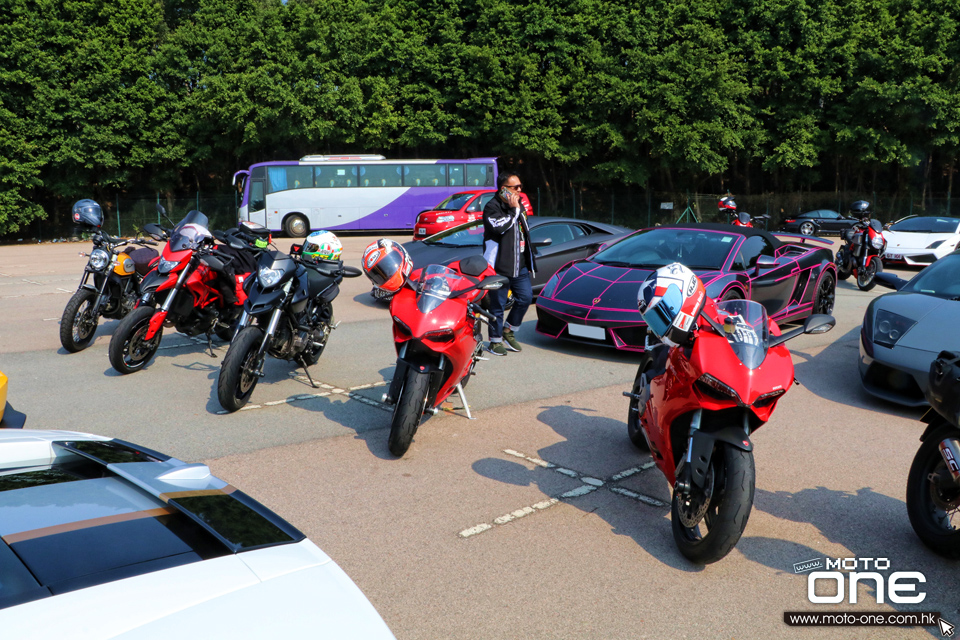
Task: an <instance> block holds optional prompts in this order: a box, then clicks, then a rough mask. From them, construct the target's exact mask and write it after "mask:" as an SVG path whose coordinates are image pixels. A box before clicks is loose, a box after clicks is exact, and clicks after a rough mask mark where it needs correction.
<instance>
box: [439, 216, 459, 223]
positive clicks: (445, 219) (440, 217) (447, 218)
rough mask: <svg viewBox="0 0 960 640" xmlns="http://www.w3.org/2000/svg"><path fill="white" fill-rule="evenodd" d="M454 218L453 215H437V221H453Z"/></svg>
mask: <svg viewBox="0 0 960 640" xmlns="http://www.w3.org/2000/svg"><path fill="white" fill-rule="evenodd" d="M454 219H455V218H454V217H453V216H438V217H437V222H453V221H454Z"/></svg>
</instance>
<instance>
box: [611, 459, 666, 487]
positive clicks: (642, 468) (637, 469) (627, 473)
mask: <svg viewBox="0 0 960 640" xmlns="http://www.w3.org/2000/svg"><path fill="white" fill-rule="evenodd" d="M654 464H656V463H655V462H653V461H651V462H648V463H646V464H643V465H640V466H639V467H633V468H630V469H627V470H625V471H621V472H620V473H618V474H616V475H614V476H612V477H611V478H610V482H619V481H620V480H623V479H624V478H629V477H630V476H632V475H634V474H637V473H640V472H641V471H646V470H647V469H649V468H650V467H652V466H654Z"/></svg>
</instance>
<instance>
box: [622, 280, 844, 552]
mask: <svg viewBox="0 0 960 640" xmlns="http://www.w3.org/2000/svg"><path fill="white" fill-rule="evenodd" d="M833 325H834V319H833V317H832V316H828V315H813V316H810V317H809V318H807V321H806V323H805V324H804V326H803V327H802V328H798V329H794V330H792V331H788V332H786V333H783V334H781V333H780V329H779V327H778V326H777V324H776V323H775V322H774V321H773V320H771V319H769V318H768V317H767V312H766V309H764V307H763V305H761V304H759V303H758V302H754V301H752V300H728V301H724V302H714V301H712V300H709V299H708V300H707V302H706V305H705V306H704V308H703V310H702V311H701V312H700V314H699V316H698V317H697V319H696V324H695V327H696V328H695V330H694V331H693V337H692V339H691V342H690V343H688V344H686V345H680V346H676V347H668V346H667V345H663V344H661V345H657V346H655V347H653V348H652V349H649V350H648V351H647V352H645V353H644V356H643V359H642V360H641V362H640V366H639V369H638V371H637V378H636V381H635V382H634V386H633V390H632V391H631V392H624V395H625V396H627V397H629V398H630V410H629V414H628V418H627V430H628V433H629V436H630V439H631V441H632V442H633V443H634V444H635V445H636V446H637V447H639V448H640V449H643V450H645V451H646V450H649V451H650V453H651V454H652V455H653V459H654V462H656V464H657V466H658V467H659V468H660V470H661V471H662V472H663V474H664V475H665V476H666V477H667V480H668V481H669V482H670V484H672V485H673V505H672V512H671V522H672V527H673V537H674V540H675V541H676V543H677V546H678V547H679V548H680V552H681V553H682V554H683V555H684V556H686V557H687V558H688V559H690V560H692V561H694V562H698V563H710V562H716V561H717V560H720V559H721V558H723V557H724V556H725V555H727V553H729V552H730V550H731V549H733V547H734V546H735V545H736V544H737V541H738V540H740V536H741V534H742V533H743V530H744V528H745V527H746V526H747V518H748V517H749V515H750V509H751V507H752V506H753V494H754V478H755V475H754V463H753V453H752V452H753V444H752V443H751V442H750V434H751V433H753V432H754V431H756V430H757V429H759V428H760V427H761V426H763V424H764V423H765V422H767V420H769V419H770V416H771V415H772V414H773V410H774V409H775V408H776V406H777V401H778V400H779V399H780V397H781V396H783V394H784V393H786V392H787V389H789V388H790V385H791V384H792V383H793V381H794V377H793V362H792V360H791V359H790V352H789V351H788V350H787V348H786V347H785V346H783V343H784V342H786V341H787V340H789V339H791V338H794V337H796V336H798V335H801V334H803V333H824V332H826V331H829V330H830V329H831V328H832V327H833Z"/></svg>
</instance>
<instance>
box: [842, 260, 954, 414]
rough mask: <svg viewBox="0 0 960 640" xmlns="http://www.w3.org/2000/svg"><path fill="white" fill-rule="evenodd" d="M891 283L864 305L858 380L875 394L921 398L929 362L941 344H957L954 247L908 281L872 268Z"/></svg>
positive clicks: (907, 400) (915, 403)
mask: <svg viewBox="0 0 960 640" xmlns="http://www.w3.org/2000/svg"><path fill="white" fill-rule="evenodd" d="M877 284H879V285H881V286H884V287H887V288H890V289H894V290H895V291H896V293H887V294H884V295H882V296H880V297H878V298H875V299H874V300H873V301H871V302H870V304H869V306H867V311H866V313H865V314H864V317H863V327H862V328H861V329H860V380H861V381H862V382H863V387H864V388H865V389H866V390H867V391H869V392H870V393H872V394H873V395H875V396H878V397H880V398H884V399H885V400H890V401H892V402H896V403H899V404H903V405H907V406H911V407H919V406H923V405H925V404H927V401H926V400H925V399H924V397H923V394H924V391H925V390H926V388H927V376H928V375H929V371H930V363H931V362H933V360H935V359H936V357H937V354H938V353H940V352H941V351H943V350H945V349H946V350H952V351H956V350H960V332H958V331H957V327H958V326H960V251H954V252H953V253H951V254H949V255H947V256H945V257H943V258H941V259H940V260H938V261H936V262H935V263H933V264H932V265H930V266H929V267H927V268H926V269H924V270H923V271H921V272H920V273H918V274H917V275H916V276H914V277H913V278H912V279H910V280H909V281H907V280H903V279H902V278H898V277H897V276H895V275H893V274H891V273H880V274H877Z"/></svg>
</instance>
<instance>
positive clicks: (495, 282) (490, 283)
mask: <svg viewBox="0 0 960 640" xmlns="http://www.w3.org/2000/svg"><path fill="white" fill-rule="evenodd" d="M506 284H510V279H509V278H507V277H506V276H490V277H489V278H484V279H483V282H481V283H480V284H479V285H477V289H482V290H484V291H491V290H493V289H499V288H500V287H502V286H504V285H506Z"/></svg>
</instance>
